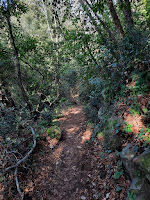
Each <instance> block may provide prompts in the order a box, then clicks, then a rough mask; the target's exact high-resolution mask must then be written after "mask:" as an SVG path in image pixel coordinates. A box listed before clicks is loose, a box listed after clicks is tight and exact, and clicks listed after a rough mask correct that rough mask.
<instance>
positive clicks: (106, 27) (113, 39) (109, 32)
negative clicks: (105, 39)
mask: <svg viewBox="0 0 150 200" xmlns="http://www.w3.org/2000/svg"><path fill="white" fill-rule="evenodd" d="M85 2H86V4H87V5H88V6H89V7H90V9H91V10H93V9H92V6H91V5H90V3H89V2H88V1H87V0H85ZM93 13H94V11H93ZM94 14H95V16H96V18H97V19H98V20H99V22H100V24H101V25H102V26H103V28H104V30H105V31H106V32H107V33H108V35H109V38H110V40H112V41H114V42H115V40H116V39H115V36H114V35H113V33H112V32H111V31H110V29H109V28H108V26H107V24H105V22H104V21H103V20H102V19H101V18H100V17H99V16H98V14H97V13H94Z"/></svg>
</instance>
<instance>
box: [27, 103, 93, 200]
mask: <svg viewBox="0 0 150 200" xmlns="http://www.w3.org/2000/svg"><path fill="white" fill-rule="evenodd" d="M62 114H63V116H64V117H63V118H60V119H58V121H59V124H60V128H61V130H62V132H63V139H62V141H60V142H59V144H58V145H57V146H56V147H55V148H54V150H51V149H50V147H49V146H48V144H47V143H46V142H44V141H42V142H41V144H40V149H41V152H37V153H36V154H35V155H34V157H35V158H34V160H35V161H34V163H33V165H34V167H35V172H33V173H34V177H33V183H32V184H31V185H32V187H31V188H30V190H29V191H28V194H30V196H32V200H37V199H40V200H80V199H87V200H92V199H93V198H92V196H91V194H90V181H89V173H90V171H91V170H92V169H91V166H90V160H89V155H88V153H87V150H86V147H85V144H84V141H85V140H87V139H88V138H90V135H91V131H90V130H86V125H85V116H84V113H83V108H82V106H76V107H73V108H70V109H68V110H67V111H64V112H63V113H62Z"/></svg>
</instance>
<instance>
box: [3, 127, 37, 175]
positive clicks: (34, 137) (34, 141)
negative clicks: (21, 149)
mask: <svg viewBox="0 0 150 200" xmlns="http://www.w3.org/2000/svg"><path fill="white" fill-rule="evenodd" d="M31 132H32V135H33V146H32V148H31V150H30V151H29V152H28V153H27V155H26V156H24V157H23V158H22V159H21V160H19V161H18V162H17V163H16V164H15V165H12V166H10V167H7V168H6V169H5V172H7V171H9V170H10V169H13V168H16V167H18V166H19V165H20V164H21V163H22V162H24V161H25V160H26V159H27V158H28V157H29V156H30V154H31V153H32V152H33V150H34V148H35V147H36V136H35V132H34V130H33V128H32V127H31Z"/></svg>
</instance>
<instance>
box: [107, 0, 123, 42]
mask: <svg viewBox="0 0 150 200" xmlns="http://www.w3.org/2000/svg"><path fill="white" fill-rule="evenodd" d="M107 5H108V7H109V10H110V14H111V16H112V19H113V22H114V24H115V27H116V29H117V32H118V34H119V37H120V38H122V37H123V36H124V30H123V27H122V25H121V22H120V20H119V18H118V15H117V12H116V10H115V7H114V4H113V1H112V0H108V1H107Z"/></svg>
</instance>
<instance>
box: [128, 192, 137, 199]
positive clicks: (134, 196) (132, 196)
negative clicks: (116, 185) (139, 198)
mask: <svg viewBox="0 0 150 200" xmlns="http://www.w3.org/2000/svg"><path fill="white" fill-rule="evenodd" d="M128 197H129V200H134V199H136V194H134V192H132V191H131V192H128Z"/></svg>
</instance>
